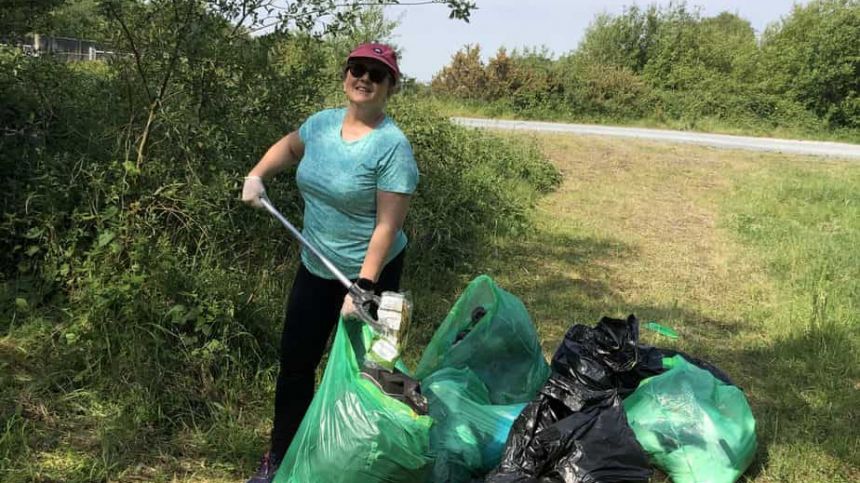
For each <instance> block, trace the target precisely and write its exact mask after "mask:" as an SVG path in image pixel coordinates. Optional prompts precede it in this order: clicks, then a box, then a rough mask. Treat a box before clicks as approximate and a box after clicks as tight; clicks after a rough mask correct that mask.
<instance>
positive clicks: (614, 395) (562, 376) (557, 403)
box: [487, 316, 652, 483]
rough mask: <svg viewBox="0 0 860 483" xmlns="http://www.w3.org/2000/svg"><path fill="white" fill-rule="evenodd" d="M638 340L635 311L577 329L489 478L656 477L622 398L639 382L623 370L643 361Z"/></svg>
mask: <svg viewBox="0 0 860 483" xmlns="http://www.w3.org/2000/svg"><path fill="white" fill-rule="evenodd" d="M637 339H638V322H637V321H636V318H635V317H633V316H630V317H629V318H628V319H627V320H619V319H611V318H607V317H604V318H603V319H601V321H600V323H598V325H597V326H596V327H594V328H591V327H586V326H583V325H575V326H573V327H571V328H570V330H568V332H567V334H565V337H564V341H563V342H562V344H561V346H559V348H558V350H556V353H555V355H554V356H553V359H552V370H553V372H552V375H551V376H550V379H549V380H548V381H547V383H546V384H545V385H544V387H543V388H542V389H541V391H540V394H539V395H538V397H537V398H536V399H535V400H534V401H532V402H531V403H530V404H529V405H528V406H526V408H525V409H524V410H523V412H522V414H520V417H519V418H517V420H516V421H515V422H514V426H513V427H512V428H511V432H510V435H509V436H508V441H507V444H506V447H505V453H504V456H503V458H502V463H501V464H500V465H499V467H498V468H497V469H496V470H495V471H493V472H492V473H491V474H490V475H489V476H488V477H487V481H488V482H492V483H512V482H526V481H538V482H547V483H549V482H563V483H574V482H582V483H591V482H609V481H615V482H622V481H626V482H640V481H641V482H644V481H648V479H649V478H650V477H651V474H652V471H651V468H650V466H649V464H648V457H647V455H646V454H645V452H644V451H643V449H642V447H641V446H640V445H639V443H638V442H637V441H636V437H635V435H634V434H633V431H632V430H631V429H630V427H629V425H628V424H627V417H626V416H625V414H624V411H623V408H622V405H621V398H620V396H619V387H622V386H624V387H626V385H627V384H630V383H632V379H630V380H627V378H624V377H621V376H620V375H619V374H624V373H626V372H630V371H631V370H632V369H633V368H634V367H636V366H637V362H638V360H639V349H638V347H637V345H636V341H637ZM637 384H638V381H637ZM634 389H635V386H634ZM631 391H632V389H631Z"/></svg>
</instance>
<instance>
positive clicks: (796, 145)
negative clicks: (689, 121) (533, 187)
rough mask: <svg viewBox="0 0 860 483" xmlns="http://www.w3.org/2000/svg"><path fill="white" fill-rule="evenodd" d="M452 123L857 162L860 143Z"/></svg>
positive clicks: (459, 120)
mask: <svg viewBox="0 0 860 483" xmlns="http://www.w3.org/2000/svg"><path fill="white" fill-rule="evenodd" d="M451 120H452V121H454V122H455V123H457V124H460V125H463V126H471V127H480V128H491V129H518V130H527V131H545V132H564V133H571V134H590V135H597V136H616V137H625V138H637V139H650V140H654V141H667V142H673V143H690V144H702V145H705V146H713V147H717V148H729V149H746V150H750V151H773V152H777V153H786V154H806V155H811V156H827V157H834V158H850V159H860V144H848V143H831V142H822V141H795V140H792V139H771V138H755V137H749V136H729V135H726V134H703V133H696V132H687V131H669V130H665V129H643V128H636V127H612V126H596V125H590V124H561V123H556V122H538V121H505V120H498V119H474V118H466V117H454V118H451Z"/></svg>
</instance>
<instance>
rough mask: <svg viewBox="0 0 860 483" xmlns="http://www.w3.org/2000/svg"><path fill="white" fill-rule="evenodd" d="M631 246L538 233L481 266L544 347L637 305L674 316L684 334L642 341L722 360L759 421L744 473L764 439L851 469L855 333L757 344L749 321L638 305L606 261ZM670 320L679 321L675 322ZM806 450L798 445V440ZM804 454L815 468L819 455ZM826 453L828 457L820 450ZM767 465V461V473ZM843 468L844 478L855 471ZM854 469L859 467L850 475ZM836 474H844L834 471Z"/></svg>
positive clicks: (763, 452) (760, 465)
mask: <svg viewBox="0 0 860 483" xmlns="http://www.w3.org/2000/svg"><path fill="white" fill-rule="evenodd" d="M636 256H637V250H636V248H635V247H633V246H630V245H627V244H625V243H623V242H621V241H618V240H613V239H607V238H593V237H588V236H581V237H580V236H572V235H566V234H559V233H546V232H540V233H536V234H535V235H534V236H533V237H531V238H530V239H524V240H520V241H517V242H516V243H511V244H507V245H502V246H497V247H494V248H493V249H491V250H489V251H488V253H487V254H485V256H484V259H483V260H482V262H481V264H480V266H485V267H487V269H486V271H485V273H488V274H489V275H491V276H493V277H494V278H496V279H497V280H498V281H499V282H500V284H501V285H502V286H503V287H504V288H506V289H507V290H509V291H510V292H512V293H514V294H515V295H517V296H518V297H520V298H521V299H522V300H523V301H524V303H525V304H526V306H527V307H528V308H529V311H530V313H531V315H532V317H533V319H534V321H535V325H536V326H537V328H538V331H539V333H540V335H541V339H542V344H543V347H544V351H545V353H546V354H547V355H548V356H551V355H552V353H553V352H554V351H555V349H556V347H557V346H558V344H559V343H560V342H561V340H562V338H563V336H564V333H565V332H566V330H567V329H568V328H569V327H570V326H571V325H573V324H576V323H579V324H584V325H589V326H591V325H594V324H596V323H597V321H598V320H599V319H600V317H602V316H613V317H622V316H626V315H627V314H631V313H632V314H635V315H636V316H637V317H638V318H639V320H640V321H642V322H643V323H644V322H645V321H649V320H657V321H676V322H677V323H678V327H680V328H681V330H680V332H681V334H682V336H681V338H680V339H678V340H670V339H668V338H664V337H661V336H658V335H656V334H655V333H652V332H649V331H645V330H643V331H642V336H641V337H642V342H643V343H647V344H651V345H655V346H658V347H666V348H673V349H679V350H683V351H685V352H688V353H690V354H691V355H694V356H696V357H699V358H702V359H704V360H707V361H710V362H712V363H714V364H716V365H717V366H719V367H721V368H722V369H724V370H725V371H726V372H727V373H728V374H729V375H730V376H731V377H732V378H733V380H734V381H735V383H736V384H738V385H739V386H741V387H743V388H744V389H745V390H746V392H747V396H748V398H749V400H750V404H751V406H752V408H753V413H754V415H755V417H756V420H757V425H758V426H757V432H758V441H759V449H758V454H757V458H756V460H755V461H754V463H753V465H752V467H751V468H750V470H749V471H748V472H747V477H749V478H753V479H754V478H755V477H756V476H758V475H760V474H762V472H763V471H765V469H766V468H768V467H769V466H770V464H771V463H772V462H771V461H770V458H771V456H772V452H771V446H772V445H774V444H777V443H778V444H780V445H789V446H794V447H799V448H803V447H806V448H809V447H814V448H816V449H819V450H820V452H821V453H826V457H828V458H833V459H834V460H836V461H838V463H835V464H834V463H833V462H830V463H829V465H830V466H831V467H832V468H831V469H830V470H823V469H822V471H824V472H827V471H831V472H833V474H834V476H835V475H836V474H837V473H838V472H839V471H843V472H844V470H845V469H846V468H848V472H849V473H850V472H851V470H850V469H851V468H855V471H856V468H858V447H860V444H858V442H860V439H858V436H857V434H856V428H857V427H858V423H860V421H858V419H860V413H858V411H857V408H858V407H860V375H858V364H857V360H858V356H857V354H858V347H857V345H856V340H857V338H856V334H853V335H852V334H851V333H850V331H848V330H847V329H842V330H839V329H837V328H835V327H828V328H815V329H811V330H806V331H802V332H800V333H797V334H796V335H792V336H791V337H789V338H788V339H783V340H776V339H773V338H768V339H765V340H762V341H761V345H760V346H752V345H751V343H750V342H743V341H742V340H740V339H739V338H738V335H739V334H742V333H744V332H745V331H749V330H753V329H754V326H755V324H756V322H755V321H743V320H720V319H715V318H714V317H713V316H712V315H704V314H702V313H701V312H699V311H697V310H693V309H690V308H689V307H685V306H684V304H683V302H679V303H677V304H673V305H671V306H660V305H641V304H639V305H636V304H629V303H627V302H625V299H624V295H623V293H622V292H621V291H620V290H619V289H618V288H616V287H615V286H614V284H613V281H612V276H611V273H609V271H608V269H607V268H606V265H605V264H604V263H603V262H604V261H607V260H608V259H610V258H611V259H612V262H613V265H615V266H616V267H617V266H618V265H619V261H620V262H621V264H622V265H623V263H624V261H625V260H630V261H631V263H634V260H635V257H636ZM678 327H676V328H678ZM800 451H803V449H800ZM821 456H822V455H820V454H819V455H817V456H815V455H813V456H810V459H809V461H808V463H809V465H810V466H811V467H812V468H815V467H816V465H821V464H824V463H823V461H822V460H821ZM778 458H779V460H778V461H775V462H773V463H774V464H775V465H776V466H777V467H783V466H785V467H787V470H788V471H789V472H790V473H792V472H796V471H806V470H804V469H803V468H801V464H799V463H797V462H796V461H786V458H785V457H784V456H780V457H778ZM825 459H826V458H825ZM770 473H772V471H770V470H768V475H767V477H770V476H771V475H770ZM843 476H847V480H846V481H850V480H851V478H853V476H851V475H843ZM854 476H856V475H854ZM837 478H841V476H837Z"/></svg>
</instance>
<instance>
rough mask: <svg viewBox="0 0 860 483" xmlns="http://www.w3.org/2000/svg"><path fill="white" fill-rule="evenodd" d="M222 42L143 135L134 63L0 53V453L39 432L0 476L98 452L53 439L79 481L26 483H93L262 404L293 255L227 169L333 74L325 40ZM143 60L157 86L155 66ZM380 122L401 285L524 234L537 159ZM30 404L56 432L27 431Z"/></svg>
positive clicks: (413, 111) (12, 452)
mask: <svg viewBox="0 0 860 483" xmlns="http://www.w3.org/2000/svg"><path fill="white" fill-rule="evenodd" d="M200 28H213V29H215V30H216V31H217V30H218V28H219V27H218V25H217V23H215V24H212V25H209V26H208V27H206V25H205V21H204V25H201V26H200ZM218 39H221V37H218V36H213V37H211V39H210V40H212V41H211V42H208V43H207V44H201V45H196V46H194V47H193V48H189V49H188V51H187V53H186V54H185V56H184V57H183V58H182V61H181V62H178V63H177V64H176V66H177V68H176V69H175V71H174V72H173V75H172V77H171V82H170V83H169V90H168V95H166V96H165V97H164V98H163V102H162V103H161V104H160V105H159V109H158V111H157V112H155V113H154V118H155V119H154V121H152V122H150V121H149V120H148V116H147V113H152V112H154V111H152V110H151V108H152V105H151V104H149V103H148V102H147V100H146V98H145V96H144V95H143V94H142V92H143V89H141V88H140V87H141V86H140V84H139V83H136V81H135V78H134V75H135V72H136V65H135V63H134V62H133V59H131V58H118V59H114V60H113V61H111V62H109V63H107V64H103V63H92V64H81V65H76V64H61V63H54V62H52V61H50V60H49V59H45V58H28V57H23V56H21V55H19V54H16V53H13V52H10V51H3V52H0V87H2V89H0V96H2V98H0V100H2V105H3V106H4V108H3V110H2V112H0V115H2V119H3V122H4V126H8V128H7V129H8V130H7V132H6V133H5V134H6V135H5V136H3V137H2V138H0V153H2V155H0V156H2V157H0V169H2V170H3V172H4V173H9V174H10V175H9V176H4V177H3V179H2V181H0V183H2V185H0V189H2V193H0V205H2V206H3V218H2V220H0V242H2V247H3V249H2V250H0V276H2V280H0V283H2V285H0V335H2V336H3V337H5V338H6V340H11V341H14V342H13V343H14V345H15V347H16V348H17V349H18V350H20V351H22V352H21V353H22V354H26V355H23V356H21V357H20V359H21V360H20V361H19V362H20V363H16V364H15V365H14V366H10V367H11V369H10V370H9V371H7V370H6V367H7V366H4V370H3V374H2V375H0V385H2V388H3V389H2V390H0V403H2V404H0V418H2V419H3V420H5V421H11V422H12V423H14V424H13V425H12V426H9V427H8V428H7V429H6V431H7V432H8V433H9V438H11V439H4V441H7V440H8V441H10V442H14V441H17V442H18V443H20V438H17V435H18V434H19V433H21V432H22V431H25V429H24V428H27V430H26V431H28V432H29V433H30V434H34V435H40V434H43V435H45V436H43V437H36V438H37V441H35V442H34V441H30V442H29V443H25V444H24V445H23V446H22V445H20V444H18V443H15V444H14V445H13V446H14V447H10V448H7V447H6V446H4V445H5V443H0V458H2V459H0V461H4V466H7V464H8V466H11V467H18V468H20V467H22V466H21V465H27V464H29V463H24V461H25V460H26V454H27V451H28V448H29V447H32V445H39V446H40V447H42V448H45V449H49V450H51V449H57V450H59V449H60V448H61V447H63V446H64V445H66V444H67V441H66V440H65V439H64V438H63V437H60V436H59V434H60V432H62V433H63V434H67V433H70V432H79V433H82V434H85V435H88V437H91V438H94V439H98V440H99V441H100V443H101V444H100V445H96V446H86V445H83V446H81V445H77V446H76V445H72V446H71V447H73V448H74V450H75V451H82V452H83V453H85V454H88V455H89V456H88V458H90V459H89V460H88V461H92V462H94V463H93V466H92V468H91V470H90V471H89V472H83V473H80V474H78V473H75V472H73V471H71V470H69V471H59V472H58V473H48V474H47V476H45V475H43V476H45V477H48V478H54V479H62V480H70V479H83V480H85V479H92V478H97V479H99V478H101V479H111V478H112V477H113V476H116V472H117V471H120V470H121V469H122V467H123V464H125V463H127V462H130V461H132V460H135V459H139V458H140V452H146V451H155V449H153V448H163V446H164V445H165V444H172V443H165V442H170V441H174V440H176V439H177V438H178V437H177V433H178V432H180V431H187V430H188V428H194V427H197V426H198V425H202V426H206V425H207V424H210V423H212V424H214V423H216V422H218V421H224V420H226V421H227V422H228V423H229V424H235V419H236V418H238V417H239V416H237V414H238V415H241V410H240V409H241V408H243V407H245V406H251V407H257V409H256V410H255V413H254V414H261V413H263V411H264V410H265V408H266V405H265V404H261V403H260V402H259V400H260V399H262V400H264V401H269V399H270V394H269V393H268V390H270V389H271V386H270V384H271V374H272V368H273V367H275V364H276V360H277V357H276V350H275V345H276V344H277V340H278V338H277V335H276V334H277V327H278V325H279V323H280V319H281V314H282V310H283V303H284V294H285V293H286V291H287V289H288V284H289V282H290V281H291V276H292V271H293V269H294V267H295V264H296V263H297V253H298V246H297V244H296V243H295V242H294V241H293V240H292V239H291V238H290V237H289V235H288V234H287V233H286V232H285V231H284V230H283V228H282V227H281V226H280V225H279V224H278V223H277V222H275V221H274V220H272V219H271V217H269V216H267V215H266V214H265V213H262V212H259V211H254V210H250V209H248V208H246V207H245V206H244V205H242V204H241V202H240V201H239V200H238V197H239V192H240V189H241V181H242V176H243V175H244V174H245V173H246V172H247V170H248V169H249V167H250V166H251V165H252V164H253V163H254V162H255V161H256V160H257V159H258V158H259V157H260V155H261V154H262V153H263V152H264V150H265V149H266V148H267V147H268V146H269V145H270V144H271V143H272V142H274V141H275V140H276V139H277V138H278V137H280V136H282V135H283V134H285V133H286V132H287V131H289V130H291V129H294V128H296V127H297V126H298V124H299V122H300V121H301V119H303V118H304V117H306V116H307V115H308V113H310V112H312V111H315V110H317V109H320V108H321V107H323V103H324V99H326V97H327V96H328V95H329V94H330V91H331V89H330V87H331V86H332V85H334V86H337V82H338V81H337V79H332V73H333V72H336V71H337V69H333V68H332V66H330V65H328V64H326V62H325V61H317V60H316V59H319V56H315V55H313V52H317V51H319V50H320V49H326V48H328V46H327V44H324V43H321V42H320V41H319V40H316V39H313V38H310V37H302V36H289V37H285V36H279V35H274V36H269V37H264V38H258V39H233V40H232V41H230V42H227V41H226V40H224V41H223V42H222V41H219V40H218ZM222 40H223V39H222ZM144 60H146V59H144ZM154 62H155V63H154V64H152V65H150V68H151V70H150V71H149V72H150V73H152V75H154V76H157V74H158V73H159V72H161V71H160V70H159V69H163V68H166V67H165V66H164V65H163V64H161V63H160V62H161V61H160V59H159V60H157V61H154ZM391 112H392V115H393V116H394V117H395V118H396V119H397V120H398V122H399V124H400V125H401V127H402V128H403V129H404V131H406V133H407V135H408V136H409V137H410V139H411V141H412V143H413V145H414V147H415V154H416V156H417V159H418V162H419V166H420V170H421V174H422V179H421V185H420V191H419V193H418V195H417V196H416V199H415V200H414V201H413V204H412V206H413V208H412V211H411V213H410V216H409V219H408V226H407V231H408V233H409V237H410V238H411V240H412V242H413V245H412V248H411V249H410V264H409V270H410V274H409V276H412V277H429V278H435V279H439V276H440V275H444V274H445V273H453V272H457V271H458V270H463V267H464V266H466V265H468V262H469V257H470V255H471V254H473V253H474V252H475V250H476V249H478V248H480V247H481V246H482V244H484V243H486V240H487V239H488V238H489V237H492V236H493V235H495V234H500V233H516V232H518V231H522V230H525V229H526V227H527V226H528V218H527V213H528V210H529V207H530V205H531V203H532V202H533V201H534V199H535V197H536V196H537V193H538V192H540V191H547V190H549V189H551V188H552V187H553V186H554V185H555V184H557V182H558V179H559V175H558V173H557V172H556V171H555V170H554V168H552V166H551V165H549V164H548V163H547V162H546V161H545V160H544V159H543V157H542V156H541V154H540V153H539V151H538V150H537V148H536V147H535V146H533V145H528V146H520V145H516V144H514V143H512V142H509V141H504V140H502V139H500V138H498V137H495V136H492V135H487V134H482V133H478V132H475V131H471V130H467V129H465V128H461V127H456V126H453V125H451V124H450V123H449V122H448V121H447V120H445V119H444V118H442V117H441V116H439V115H438V114H435V113H433V112H432V111H431V110H430V109H428V108H427V107H423V106H422V105H421V104H420V103H418V102H416V99H408V98H404V99H402V100H399V101H397V102H396V103H395V105H393V106H392V110H391ZM144 134H146V135H147V136H148V138H147V139H148V140H147V142H146V146H145V148H146V149H145V150H143V151H142V154H139V152H138V151H139V147H140V146H141V140H142V139H143V135H144ZM293 186H294V185H293V183H292V181H290V176H287V175H285V176H282V177H280V179H279V180H277V181H276V182H275V183H273V184H271V185H270V186H269V193H270V195H271V196H272V197H273V201H274V202H275V204H276V205H278V206H279V207H281V208H282V209H283V210H284V212H285V214H286V215H287V216H288V217H289V218H291V219H293V220H296V221H298V220H299V219H300V216H299V215H300V203H299V197H298V194H297V193H296V190H295V188H294V187H293ZM0 353H2V354H4V355H5V345H4V346H0ZM28 401H29V402H28ZM30 404H36V405H41V406H44V407H45V411H47V412H48V413H50V414H51V415H57V417H58V419H59V420H62V421H68V423H67V424H68V426H67V427H66V428H65V429H58V428H57V427H55V426H51V425H50V424H49V423H47V422H45V421H39V420H37V419H31V418H30V416H28V414H29V413H28V408H29V405H30ZM236 408H240V409H236ZM80 414H84V415H86V417H84V418H83V421H80V420H78V419H75V418H77V416H76V415H80ZM52 417H53V416H52ZM52 420H53V419H52ZM256 423H257V422H256V421H254V422H252V423H251V424H249V425H248V424H246V427H245V430H246V431H248V432H253V428H254V427H255V426H254V424H256ZM225 424H226V423H225ZM82 425H84V426H82ZM86 425H88V426H86ZM93 427H101V428H102V429H100V430H99V431H100V433H98V434H95V432H94V431H95V430H93V429H92V428H93ZM218 434H221V433H219V432H217V431H215V432H214V433H213V434H212V436H211V437H217V435H218ZM3 438H6V437H5V436H4V437H3ZM3 438H0V439H3ZM204 439H205V436H204ZM248 439H249V438H247V437H238V438H237V441H239V443H237V444H242V443H241V441H247V440H248ZM251 439H253V436H252V437H251ZM208 444H210V445H213V446H214V445H220V444H221V442H220V441H219V442H211V441H210V442H209V443H208ZM203 446H205V444H204V445H203ZM219 454H220V455H223V453H219ZM18 458H23V459H20V460H19V459H18ZM10 461H11V463H8V462H10ZM81 471H83V470H81Z"/></svg>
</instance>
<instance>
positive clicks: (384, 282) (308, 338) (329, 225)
mask: <svg viewBox="0 0 860 483" xmlns="http://www.w3.org/2000/svg"><path fill="white" fill-rule="evenodd" d="M399 77H400V70H399V69H398V67H397V57H396V54H395V53H394V51H393V50H392V49H391V48H390V47H388V46H387V45H383V44H362V45H359V46H358V47H357V48H355V50H353V51H352V53H350V54H349V57H348V58H347V61H346V65H345V67H344V70H343V90H344V93H345V94H346V98H347V100H348V105H347V107H346V108H340V109H326V110H323V111H320V112H318V113H316V114H314V115H312V116H311V117H309V118H308V119H307V120H306V121H305V122H304V124H302V126H301V127H300V128H299V129H298V131H293V132H291V133H289V134H287V135H286V136H284V137H283V138H282V139H281V140H280V141H278V142H277V143H275V144H274V145H273V146H272V147H271V148H269V150H268V151H267V152H266V154H265V155H264V156H263V158H262V159H260V161H259V162H258V163H257V165H256V166H254V168H253V169H252V170H251V172H250V173H248V176H247V177H246V178H245V185H244V187H243V189H242V200H243V201H244V202H246V203H248V204H249V205H251V206H255V207H260V206H261V205H260V202H259V198H260V196H261V195H263V194H264V193H265V189H264V187H263V180H265V179H268V178H270V177H271V176H273V175H274V174H276V173H277V172H279V171H282V170H283V169H284V168H286V167H287V166H289V165H292V164H295V163H299V165H298V169H297V171H296V183H297V184H298V188H299V191H300V192H301V194H302V197H303V199H304V203H305V209H304V223H303V230H302V234H303V235H304V236H305V238H307V240H308V241H309V242H310V243H311V244H313V245H314V246H315V247H316V248H317V249H319V250H320V251H321V252H322V253H323V255H325V256H326V257H327V258H328V259H329V260H331V261H332V262H333V263H334V264H335V265H336V266H337V267H338V268H339V269H340V270H341V271H343V273H344V274H345V275H346V276H347V277H349V278H351V279H353V280H354V281H355V283H357V284H358V286H359V287H361V288H363V289H366V290H373V291H376V292H381V291H386V290H393V291H397V290H399V288H400V274H401V271H402V269H403V257H404V248H405V247H406V236H405V235H404V233H403V230H402V229H401V227H402V226H403V221H404V219H405V218H406V212H407V210H408V208H409V198H410V195H411V194H412V193H413V192H414V191H415V187H416V185H417V183H418V168H417V166H416V164H415V159H414V158H413V156H412V148H411V146H410V145H409V141H408V140H407V139H406V136H404V135H403V132H402V131H400V129H399V128H398V127H397V126H396V125H395V124H394V121H392V120H391V119H390V118H388V117H387V116H386V115H385V106H386V103H387V102H388V99H389V97H390V96H391V95H392V94H393V93H394V91H395V89H396V87H397V82H398V80H399ZM353 310H354V308H353V306H352V300H351V298H350V297H349V296H348V295H347V293H346V289H345V288H344V287H343V286H342V285H341V284H340V282H338V281H337V280H336V279H334V276H333V275H331V274H330V273H329V272H328V271H327V270H326V268H325V266H324V265H323V264H322V263H321V262H320V261H319V260H317V259H315V257H314V255H313V254H312V253H310V252H308V251H307V250H302V255H301V264H300V266H299V269H298V272H297V273H296V277H295V280H294V281H293V287H292V290H291V292H290V296H289V299H288V301H287V312H286V318H285V321H284V330H283V334H282V335H281V368H280V373H279V375H278V381H277V386H276V390H275V415H274V424H273V428H272V445H271V449H270V451H269V453H268V454H267V455H266V456H264V457H263V460H262V462H261V465H260V468H259V469H258V471H257V473H256V474H255V475H254V477H252V478H251V480H249V481H250V482H265V481H271V479H272V478H273V477H274V475H275V472H276V470H277V466H278V464H279V462H280V461H281V459H282V458H283V457H284V455H285V453H286V451H287V448H289V445H290V442H291V441H292V438H293V436H294V435H295V433H296V430H297V429H298V426H299V423H301V420H302V417H303V416H304V414H305V412H306V410H307V408H308V406H309V405H310V402H311V399H312V398H313V391H314V375H315V371H316V367H317V365H318V364H319V361H320V359H321V358H322V354H323V351H324V350H325V345H326V342H327V341H328V338H329V335H330V334H331V332H332V329H333V328H334V326H335V324H336V323H337V320H338V315H339V313H340V314H347V313H350V312H352V311H353Z"/></svg>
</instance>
